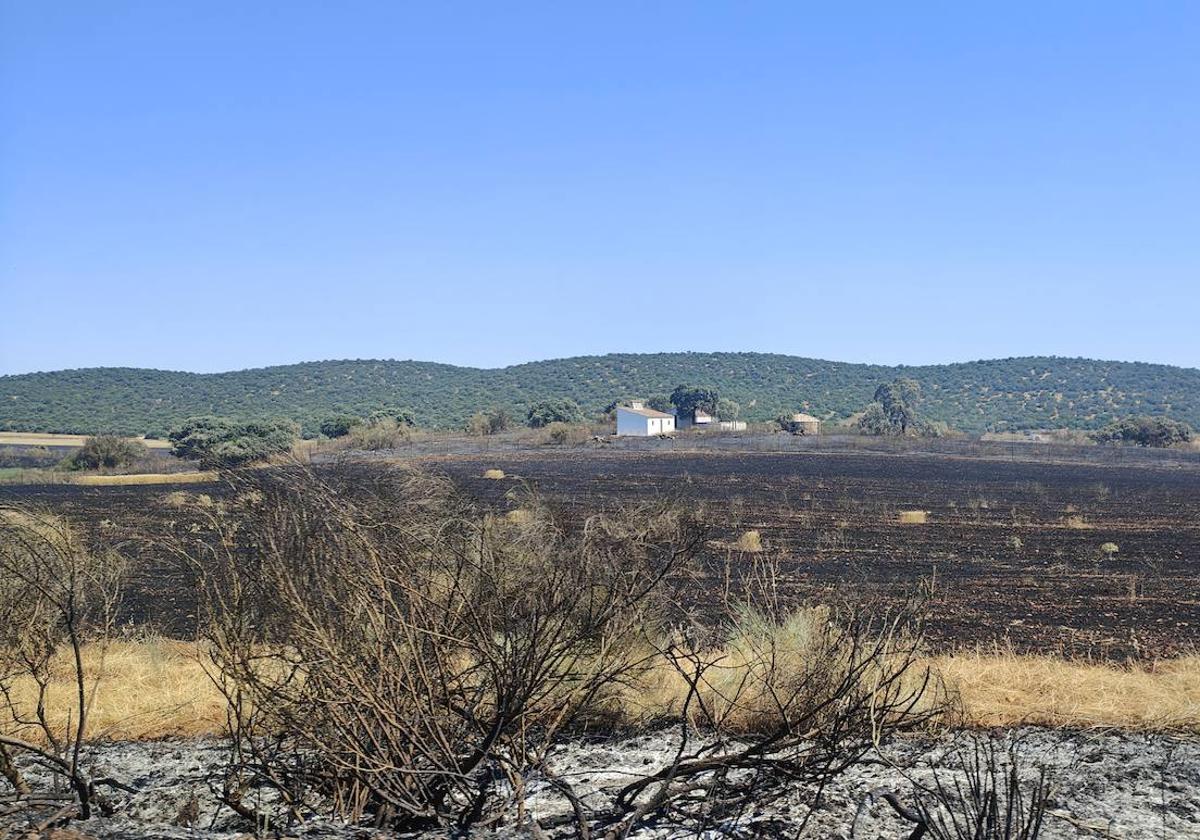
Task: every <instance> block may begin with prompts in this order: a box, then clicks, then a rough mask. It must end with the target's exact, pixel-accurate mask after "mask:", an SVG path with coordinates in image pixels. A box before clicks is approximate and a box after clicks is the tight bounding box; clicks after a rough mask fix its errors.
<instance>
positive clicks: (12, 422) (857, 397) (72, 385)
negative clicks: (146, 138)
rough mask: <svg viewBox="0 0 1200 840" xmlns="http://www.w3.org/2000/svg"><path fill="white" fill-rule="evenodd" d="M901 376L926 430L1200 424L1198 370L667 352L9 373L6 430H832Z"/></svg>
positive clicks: (0, 411) (1049, 361) (0, 406)
mask: <svg viewBox="0 0 1200 840" xmlns="http://www.w3.org/2000/svg"><path fill="white" fill-rule="evenodd" d="M901 377H903V378H908V379H911V380H913V381H914V382H916V383H918V384H919V385H920V388H921V393H922V403H921V411H922V414H923V416H924V417H925V418H926V419H927V420H929V421H931V422H935V421H938V422H943V423H946V424H948V425H949V426H950V427H952V428H955V429H961V430H963V431H968V432H980V431H986V430H1011V429H1030V428H1054V427H1067V428H1078V429H1089V430H1095V429H1100V428H1102V427H1104V426H1105V425H1106V424H1107V423H1109V422H1111V421H1113V420H1116V419H1119V418H1122V417H1130V416H1143V415H1144V416H1150V417H1170V418H1172V419H1176V420H1181V421H1184V422H1186V423H1189V424H1190V425H1191V426H1193V427H1200V370H1195V369H1191V368H1177V367H1169V366H1166V365H1150V364H1141V363H1127V362H1101V361H1091V360H1086V359H1062V358H1019V359H1001V360H996V361H986V362H969V363H965V364H954V365H932V366H926V367H886V366H882V365H855V364H846V363H841V362H826V361H819V360H815V359H804V358H798V357H794V356H779V355H770V354H764V353H660V354H645V355H624V354H622V355H608V356H586V357H579V358H573V359H558V360H553V361H546V362H534V363H531V364H524V365H516V366H513V367H507V368H500V369H495V370H482V369H478V368H461V367H454V366H451V365H440V364H433V363H428V362H396V361H333V362H310V363H305V364H298V365H287V366H282V367H273V368H260V369H256V370H245V371H238V372H235V373H221V374H192V373H172V372H168V371H156V370H142V369H133V368H90V369H84V370H67V371H58V372H54V373H34V374H25V375H20V376H6V377H0V430H9V431H43V432H73V433H81V434H88V433H94V432H98V431H102V430H103V431H112V432H115V433H119V434H131V435H140V434H145V433H150V434H153V435H156V436H158V437H164V436H165V435H166V433H167V431H168V430H169V429H171V428H172V427H174V426H176V425H178V424H179V423H181V422H183V421H184V420H186V419H187V418H189V417H192V416H195V415H202V414H218V415H221V416H225V417H230V418H233V419H235V420H237V421H240V422H244V421H250V420H267V419H270V418H276V417H285V418H288V419H290V420H293V421H295V422H297V423H299V424H300V426H301V427H302V429H303V432H304V433H305V434H306V435H310V436H315V435H318V434H320V432H321V428H320V427H321V424H322V422H323V421H326V420H328V419H330V418H331V417H334V416H336V415H346V416H349V417H362V418H366V417H369V416H370V415H371V413H372V412H374V411H376V410H378V408H379V406H381V405H405V406H411V407H412V419H413V420H414V421H415V422H416V424H417V425H418V426H420V427H422V428H446V429H450V428H453V429H462V428H464V427H466V426H467V424H468V423H469V422H470V423H471V424H472V425H473V426H475V427H477V428H482V427H479V426H478V425H477V424H476V419H477V417H478V415H480V414H481V413H488V412H504V413H506V414H507V415H508V416H509V417H517V418H522V419H524V418H526V417H527V416H528V415H529V411H530V409H531V408H532V407H533V406H534V405H535V404H537V403H539V402H541V401H543V400H552V399H553V400H558V399H571V400H574V401H575V402H576V403H578V404H579V406H580V407H581V409H582V411H583V412H584V413H585V414H586V415H588V416H589V417H596V416H599V415H600V413H601V412H602V411H603V410H604V408H605V407H606V406H608V405H610V404H612V402H613V401H614V400H615V399H619V398H625V397H630V398H632V397H640V398H642V399H646V400H649V401H650V402H649V403H648V404H649V405H651V406H652V407H655V408H661V407H662V406H663V405H664V402H663V398H662V395H664V394H670V393H671V392H672V391H674V390H675V389H676V388H677V386H679V385H681V384H684V385H685V386H688V387H691V386H696V387H701V388H704V389H710V390H712V391H714V392H718V393H719V394H720V397H721V398H725V399H728V400H731V401H734V402H736V403H738V404H739V405H740V408H741V411H740V413H739V418H740V419H743V420H748V421H750V422H756V421H769V420H772V419H774V418H775V417H777V416H779V415H780V414H790V413H792V412H794V411H806V412H808V413H810V414H813V415H814V416H816V417H819V418H820V419H822V420H826V421H828V420H837V419H844V418H848V417H850V416H852V415H856V414H857V413H858V412H860V411H862V410H863V408H864V406H866V405H867V404H868V403H870V402H871V401H872V399H873V395H874V394H875V390H876V388H877V387H878V386H879V385H880V384H881V383H885V382H891V381H893V380H895V379H897V378H901ZM713 408H714V409H715V408H717V406H715V405H714V406H713ZM488 428H489V429H490V428H491V426H490V425H489V426H488Z"/></svg>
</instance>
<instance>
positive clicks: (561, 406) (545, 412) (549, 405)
mask: <svg viewBox="0 0 1200 840" xmlns="http://www.w3.org/2000/svg"><path fill="white" fill-rule="evenodd" d="M585 419H586V418H585V417H584V416H583V409H582V408H580V407H579V403H577V402H575V400H573V399H570V398H569V397H558V398H556V399H549V400H541V401H540V402H536V403H534V404H533V405H531V406H530V407H529V412H528V413H527V414H526V422H527V423H528V424H529V425H530V426H532V427H533V428H535V429H540V428H542V427H543V426H549V425H550V424H551V423H582V422H583V421H584V420H585Z"/></svg>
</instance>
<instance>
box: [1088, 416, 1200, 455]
mask: <svg viewBox="0 0 1200 840" xmlns="http://www.w3.org/2000/svg"><path fill="white" fill-rule="evenodd" d="M1093 438H1094V439H1095V440H1097V441H1099V442H1100V443H1133V444H1137V445H1138V446H1152V447H1157V448H1165V447H1168V446H1174V445H1175V444H1178V443H1188V442H1189V441H1190V440H1191V439H1192V427H1191V426H1189V425H1188V424H1187V423H1183V422H1181V421H1179V420H1171V419H1170V418H1167V417H1125V418H1122V419H1120V420H1114V421H1113V422H1112V423H1109V424H1108V425H1107V426H1105V427H1104V428H1103V429H1101V430H1100V431H1098V432H1096V433H1095V434H1094V435H1093Z"/></svg>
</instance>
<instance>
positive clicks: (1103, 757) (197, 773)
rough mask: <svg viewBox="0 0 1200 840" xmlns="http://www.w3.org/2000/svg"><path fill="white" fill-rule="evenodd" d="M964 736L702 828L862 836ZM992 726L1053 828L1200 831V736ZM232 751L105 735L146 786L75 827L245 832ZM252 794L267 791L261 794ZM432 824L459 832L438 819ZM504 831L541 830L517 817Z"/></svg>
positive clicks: (644, 740)
mask: <svg viewBox="0 0 1200 840" xmlns="http://www.w3.org/2000/svg"><path fill="white" fill-rule="evenodd" d="M965 737H966V736H965V735H964V734H962V733H958V734H951V735H947V736H944V737H940V738H928V737H922V738H913V739H906V740H898V741H896V742H894V743H892V744H889V745H886V746H885V747H884V748H883V750H882V753H881V754H876V755H869V756H867V758H866V759H865V760H864V761H863V762H861V763H859V764H856V765H855V766H853V767H851V768H850V769H849V770H848V771H847V772H846V773H845V774H844V775H843V776H841V777H840V778H839V779H837V780H836V781H835V782H833V783H832V784H831V785H830V786H829V787H828V788H827V789H826V790H825V792H824V794H823V796H822V799H821V802H820V804H819V805H818V807H817V808H816V810H815V812H814V813H813V815H812V817H811V819H810V820H809V822H808V826H807V828H806V829H805V831H804V832H803V834H799V835H798V834H797V833H796V831H797V829H798V827H799V825H800V821H801V819H802V818H803V816H804V814H805V812H806V810H807V808H806V807H805V805H804V802H805V801H806V800H807V796H806V795H805V794H804V792H802V791H799V790H798V791H797V792H796V793H795V795H788V796H786V797H784V798H782V799H780V800H777V801H774V802H770V803H750V804H749V805H748V807H747V808H746V809H745V811H744V812H743V813H741V814H740V815H738V816H737V817H736V818H735V819H731V820H729V821H728V822H726V823H724V824H720V825H717V826H714V827H712V828H711V829H710V830H709V831H708V832H706V833H705V834H704V835H702V836H708V837H714V838H715V837H724V836H735V837H756V836H779V835H783V836H789V837H797V836H798V837H804V838H814V840H818V838H819V840H849V838H850V837H851V834H850V832H851V825H852V823H853V821H854V819H855V814H856V812H857V811H859V810H860V806H862V804H863V802H864V800H866V799H867V797H868V795H869V794H870V793H871V791H873V790H877V789H879V788H885V789H888V790H892V791H894V792H895V793H896V794H897V795H898V796H899V797H900V798H901V799H902V800H903V801H904V802H906V803H909V804H911V802H912V786H911V783H910V781H909V779H915V780H917V781H919V782H922V783H928V782H929V781H930V780H931V779H932V771H931V769H930V767H931V765H936V764H937V763H939V762H941V761H942V760H943V759H944V757H945V756H946V754H947V753H948V752H949V751H951V750H952V749H953V748H954V747H955V745H956V744H957V745H961V744H963V743H965V741H964V739H965ZM992 737H993V738H996V739H1001V740H1002V743H1008V739H1015V742H1016V745H1017V750H1018V754H1019V756H1020V758H1021V761H1022V764H1023V766H1028V767H1034V766H1036V765H1044V766H1046V767H1047V768H1048V769H1049V770H1050V771H1051V773H1052V777H1053V786H1054V794H1053V798H1052V803H1051V806H1050V808H1049V811H1050V815H1049V816H1048V818H1047V821H1046V825H1045V829H1044V831H1043V833H1042V835H1041V837H1042V838H1043V840H1066V838H1081V837H1083V838H1086V837H1096V838H1102V837H1107V838H1122V840H1165V839H1166V838H1171V840H1175V838H1179V839H1180V840H1200V738H1185V737H1176V736H1169V735H1153V734H1138V733H1113V732H1109V733H1101V732H1096V733H1090V732H1069V731H1061V730H1047V729H1036V728H1024V729H1019V730H1012V731H1006V732H998V733H993V735H992ZM677 745H678V742H677V740H676V735H675V733H674V732H673V731H669V730H668V731H662V732H657V733H653V734H649V735H642V736H638V737H633V738H623V739H614V740H612V741H604V742H587V743H583V742H577V743H572V744H567V745H565V746H564V747H562V748H561V749H560V750H559V751H557V752H556V753H555V755H554V756H553V757H552V759H551V762H550V766H551V768H552V770H553V771H554V772H555V774H556V775H558V776H559V777H560V778H562V779H564V780H565V781H567V782H569V783H570V784H572V785H573V786H574V788H575V789H576V791H577V792H578V793H579V794H580V796H581V798H582V800H583V802H584V804H585V805H588V806H601V805H603V804H604V803H606V802H607V801H609V798H610V797H611V796H612V795H614V793H615V792H616V790H619V789H620V787H622V786H623V785H625V784H627V783H628V782H630V781H633V780H635V779H637V778H639V777H641V776H643V775H645V774H648V773H650V772H653V771H654V770H656V769H658V768H659V767H661V766H662V765H663V762H664V761H669V760H670V758H671V757H672V756H673V755H674V751H675V749H676V747H677ZM226 759H227V752H226V750H225V749H224V747H223V745H222V744H221V743H220V742H218V741H214V740H170V741H158V742H147V743H111V744H99V745H96V746H93V747H91V748H89V749H88V751H87V755H86V765H87V767H88V769H89V772H91V773H92V775H93V776H95V777H106V776H107V777H112V778H113V779H116V780H118V781H120V782H121V783H123V784H125V785H128V786H129V787H131V788H133V789H134V790H135V791H136V792H134V793H128V792H125V791H121V790H112V791H111V792H110V796H111V798H112V799H113V800H114V801H115V804H116V805H117V813H116V814H115V815H114V816H112V817H107V818H95V819H92V820H90V821H87V822H86V823H76V824H75V825H74V826H73V828H74V829H75V830H77V831H79V832H81V833H82V834H84V835H85V836H87V837H93V838H96V839H97V840H132V838H143V837H158V838H166V839H167V840H176V839H178V840H183V838H189V839H190V840H195V838H203V840H222V838H232V837H238V836H240V837H246V836H247V832H249V831H252V830H253V827H252V826H248V825H247V824H246V823H245V822H244V821H242V820H241V819H240V818H238V817H237V816H236V815H235V814H233V813H232V812H231V811H230V810H229V809H228V808H226V807H223V806H221V805H220V803H219V801H218V797H217V794H216V790H217V787H218V784H217V783H216V782H215V781H214V776H215V775H216V772H217V771H218V770H219V768H220V767H221V766H222V765H223V763H224V762H225V761H226ZM27 771H28V775H29V778H30V781H31V782H34V783H35V785H38V786H39V787H42V789H45V788H44V785H45V784H46V781H47V780H46V776H45V773H44V771H39V770H37V769H36V768H33V767H29V768H27ZM943 772H945V771H943ZM248 804H251V805H253V804H255V803H254V801H253V799H250V800H248ZM526 807H527V809H528V812H529V813H531V814H532V815H534V816H537V817H547V816H551V815H555V814H561V813H563V812H565V811H566V810H567V809H568V806H567V803H566V802H565V801H564V800H563V798H562V797H561V796H560V795H559V794H558V793H556V792H555V791H554V790H553V789H552V787H551V786H550V785H549V784H548V783H547V782H546V780H545V779H541V778H539V777H537V776H536V775H535V776H531V778H530V779H528V781H527V796H526ZM862 810H863V813H862V814H861V816H860V819H859V822H858V826H857V832H856V834H855V835H854V837H855V838H857V840H876V838H879V840H892V838H897V839H898V838H904V837H907V836H908V834H909V833H910V832H911V830H912V826H911V824H909V823H906V822H905V821H903V820H902V819H900V818H899V817H898V816H896V815H895V814H894V813H893V811H892V810H891V808H890V807H888V806H887V805H886V804H884V803H883V802H876V803H875V804H874V806H873V807H869V808H864V809H862ZM183 823H190V826H189V825H184V824H183ZM270 833H273V832H270ZM0 834H3V826H0ZM285 834H287V835H291V836H295V835H302V836H305V837H328V838H337V839H338V840H351V838H353V840H362V839H363V838H370V837H374V836H378V835H376V833H375V832H372V831H368V830H364V829H362V828H361V827H355V826H347V825H345V824H341V823H338V822H337V821H333V820H326V819H316V820H312V821H310V822H308V823H306V824H304V825H303V826H300V827H298V828H294V829H292V830H290V831H287V832H285ZM391 836H394V835H391ZM424 836H426V837H428V838H433V837H444V836H447V835H446V834H445V833H433V832H431V833H427V834H426V835H424ZM473 836H481V833H480V832H476V833H475V835H473ZM493 836H501V837H513V838H515V837H526V836H530V835H529V832H528V831H527V830H524V829H521V828H519V827H512V828H508V829H504V830H501V831H498V832H494V833H493ZM633 836H635V837H640V838H675V837H679V838H682V837H685V836H686V837H695V836H696V834H695V833H694V832H693V831H690V830H684V829H682V828H681V827H679V826H672V825H661V824H656V825H650V826H646V827H643V828H641V829H640V830H639V831H637V832H635V833H634V835H633Z"/></svg>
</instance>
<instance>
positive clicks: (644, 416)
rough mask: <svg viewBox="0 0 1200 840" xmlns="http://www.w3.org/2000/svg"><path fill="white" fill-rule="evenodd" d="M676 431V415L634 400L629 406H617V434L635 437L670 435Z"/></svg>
mask: <svg viewBox="0 0 1200 840" xmlns="http://www.w3.org/2000/svg"><path fill="white" fill-rule="evenodd" d="M674 431H675V415H673V414H667V413H666V412H663V411H655V410H654V409H652V408H645V407H644V406H643V405H642V403H641V402H639V401H637V400H634V401H633V402H632V403H630V404H629V405H628V406H624V405H619V406H617V434H618V435H628V436H633V437H650V436H652V435H669V434H671V433H672V432H674Z"/></svg>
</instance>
